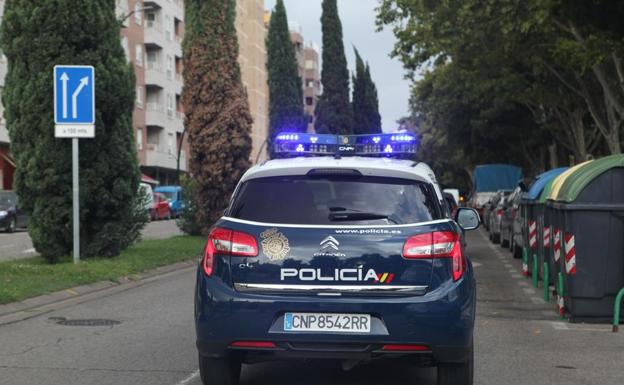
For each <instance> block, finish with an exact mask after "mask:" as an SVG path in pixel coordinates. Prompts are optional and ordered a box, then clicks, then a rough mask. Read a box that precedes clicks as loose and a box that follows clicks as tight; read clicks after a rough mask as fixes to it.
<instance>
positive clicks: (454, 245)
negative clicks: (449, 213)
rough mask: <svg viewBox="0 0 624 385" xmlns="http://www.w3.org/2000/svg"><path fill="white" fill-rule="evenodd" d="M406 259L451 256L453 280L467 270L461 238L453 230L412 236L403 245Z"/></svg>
mask: <svg viewBox="0 0 624 385" xmlns="http://www.w3.org/2000/svg"><path fill="white" fill-rule="evenodd" d="M403 257H404V258H406V259H423V258H427V259H429V258H451V259H452V261H453V280H455V281H457V280H459V279H460V278H461V277H462V276H463V275H464V272H465V271H466V260H465V258H464V256H463V254H462V250H461V238H460V236H459V234H457V233H455V232H453V231H435V232H432V233H425V234H418V235H414V236H411V237H409V238H408V239H407V241H405V244H404V245H403Z"/></svg>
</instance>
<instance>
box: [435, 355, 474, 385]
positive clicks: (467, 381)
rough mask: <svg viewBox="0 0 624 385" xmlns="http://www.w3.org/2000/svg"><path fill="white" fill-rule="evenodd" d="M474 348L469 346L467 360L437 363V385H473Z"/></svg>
mask: <svg viewBox="0 0 624 385" xmlns="http://www.w3.org/2000/svg"><path fill="white" fill-rule="evenodd" d="M473 381H474V349H473V347H472V345H471V346H470V355H469V357H468V361H466V362H463V363H460V364H440V365H438V385H473Z"/></svg>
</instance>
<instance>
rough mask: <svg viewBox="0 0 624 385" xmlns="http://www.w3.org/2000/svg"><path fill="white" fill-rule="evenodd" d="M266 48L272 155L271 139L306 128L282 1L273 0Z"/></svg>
mask: <svg viewBox="0 0 624 385" xmlns="http://www.w3.org/2000/svg"><path fill="white" fill-rule="evenodd" d="M266 47H267V72H268V83H269V121H270V122H269V137H268V144H269V149H270V151H271V155H273V146H272V140H273V138H274V137H275V135H276V134H277V133H279V132H281V131H294V132H305V131H306V126H307V125H306V120H305V116H304V113H303V83H302V81H301V77H300V76H299V70H298V65H297V57H296V56H295V48H294V46H293V44H292V43H291V41H290V32H289V30H288V18H287V16H286V8H285V7H284V2H283V1H282V0H277V3H276V4H275V10H274V11H273V14H272V15H271V23H270V25H269V33H268V36H267V39H266Z"/></svg>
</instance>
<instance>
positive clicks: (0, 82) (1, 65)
mask: <svg viewBox="0 0 624 385" xmlns="http://www.w3.org/2000/svg"><path fill="white" fill-rule="evenodd" d="M4 3H5V0H0V20H1V19H2V16H3V14H4ZM6 72H7V61H6V57H5V56H4V54H2V52H0V94H1V93H2V90H3V89H4V77H5V75H6ZM14 173H15V162H14V161H13V159H12V158H11V152H10V148H9V132H8V131H7V128H6V122H5V120H4V107H3V106H2V103H1V102H0V190H11V189H12V188H13V174H14Z"/></svg>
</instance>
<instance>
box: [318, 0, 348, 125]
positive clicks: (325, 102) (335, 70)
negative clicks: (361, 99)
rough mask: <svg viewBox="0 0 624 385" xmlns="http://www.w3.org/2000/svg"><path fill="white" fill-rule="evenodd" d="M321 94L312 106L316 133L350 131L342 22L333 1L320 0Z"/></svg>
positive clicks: (334, 0)
mask: <svg viewBox="0 0 624 385" xmlns="http://www.w3.org/2000/svg"><path fill="white" fill-rule="evenodd" d="M321 25H322V30H323V68H322V70H321V82H322V83H323V94H322V95H321V97H320V98H319V101H318V104H317V105H316V124H315V126H316V132H318V133H333V134H351V133H353V111H352V108H351V102H350V100H349V70H348V69H347V58H346V57H345V52H344V44H343V42H342V24H341V22H340V17H339V15H338V6H337V5H336V0H323V14H322V16H321Z"/></svg>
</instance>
